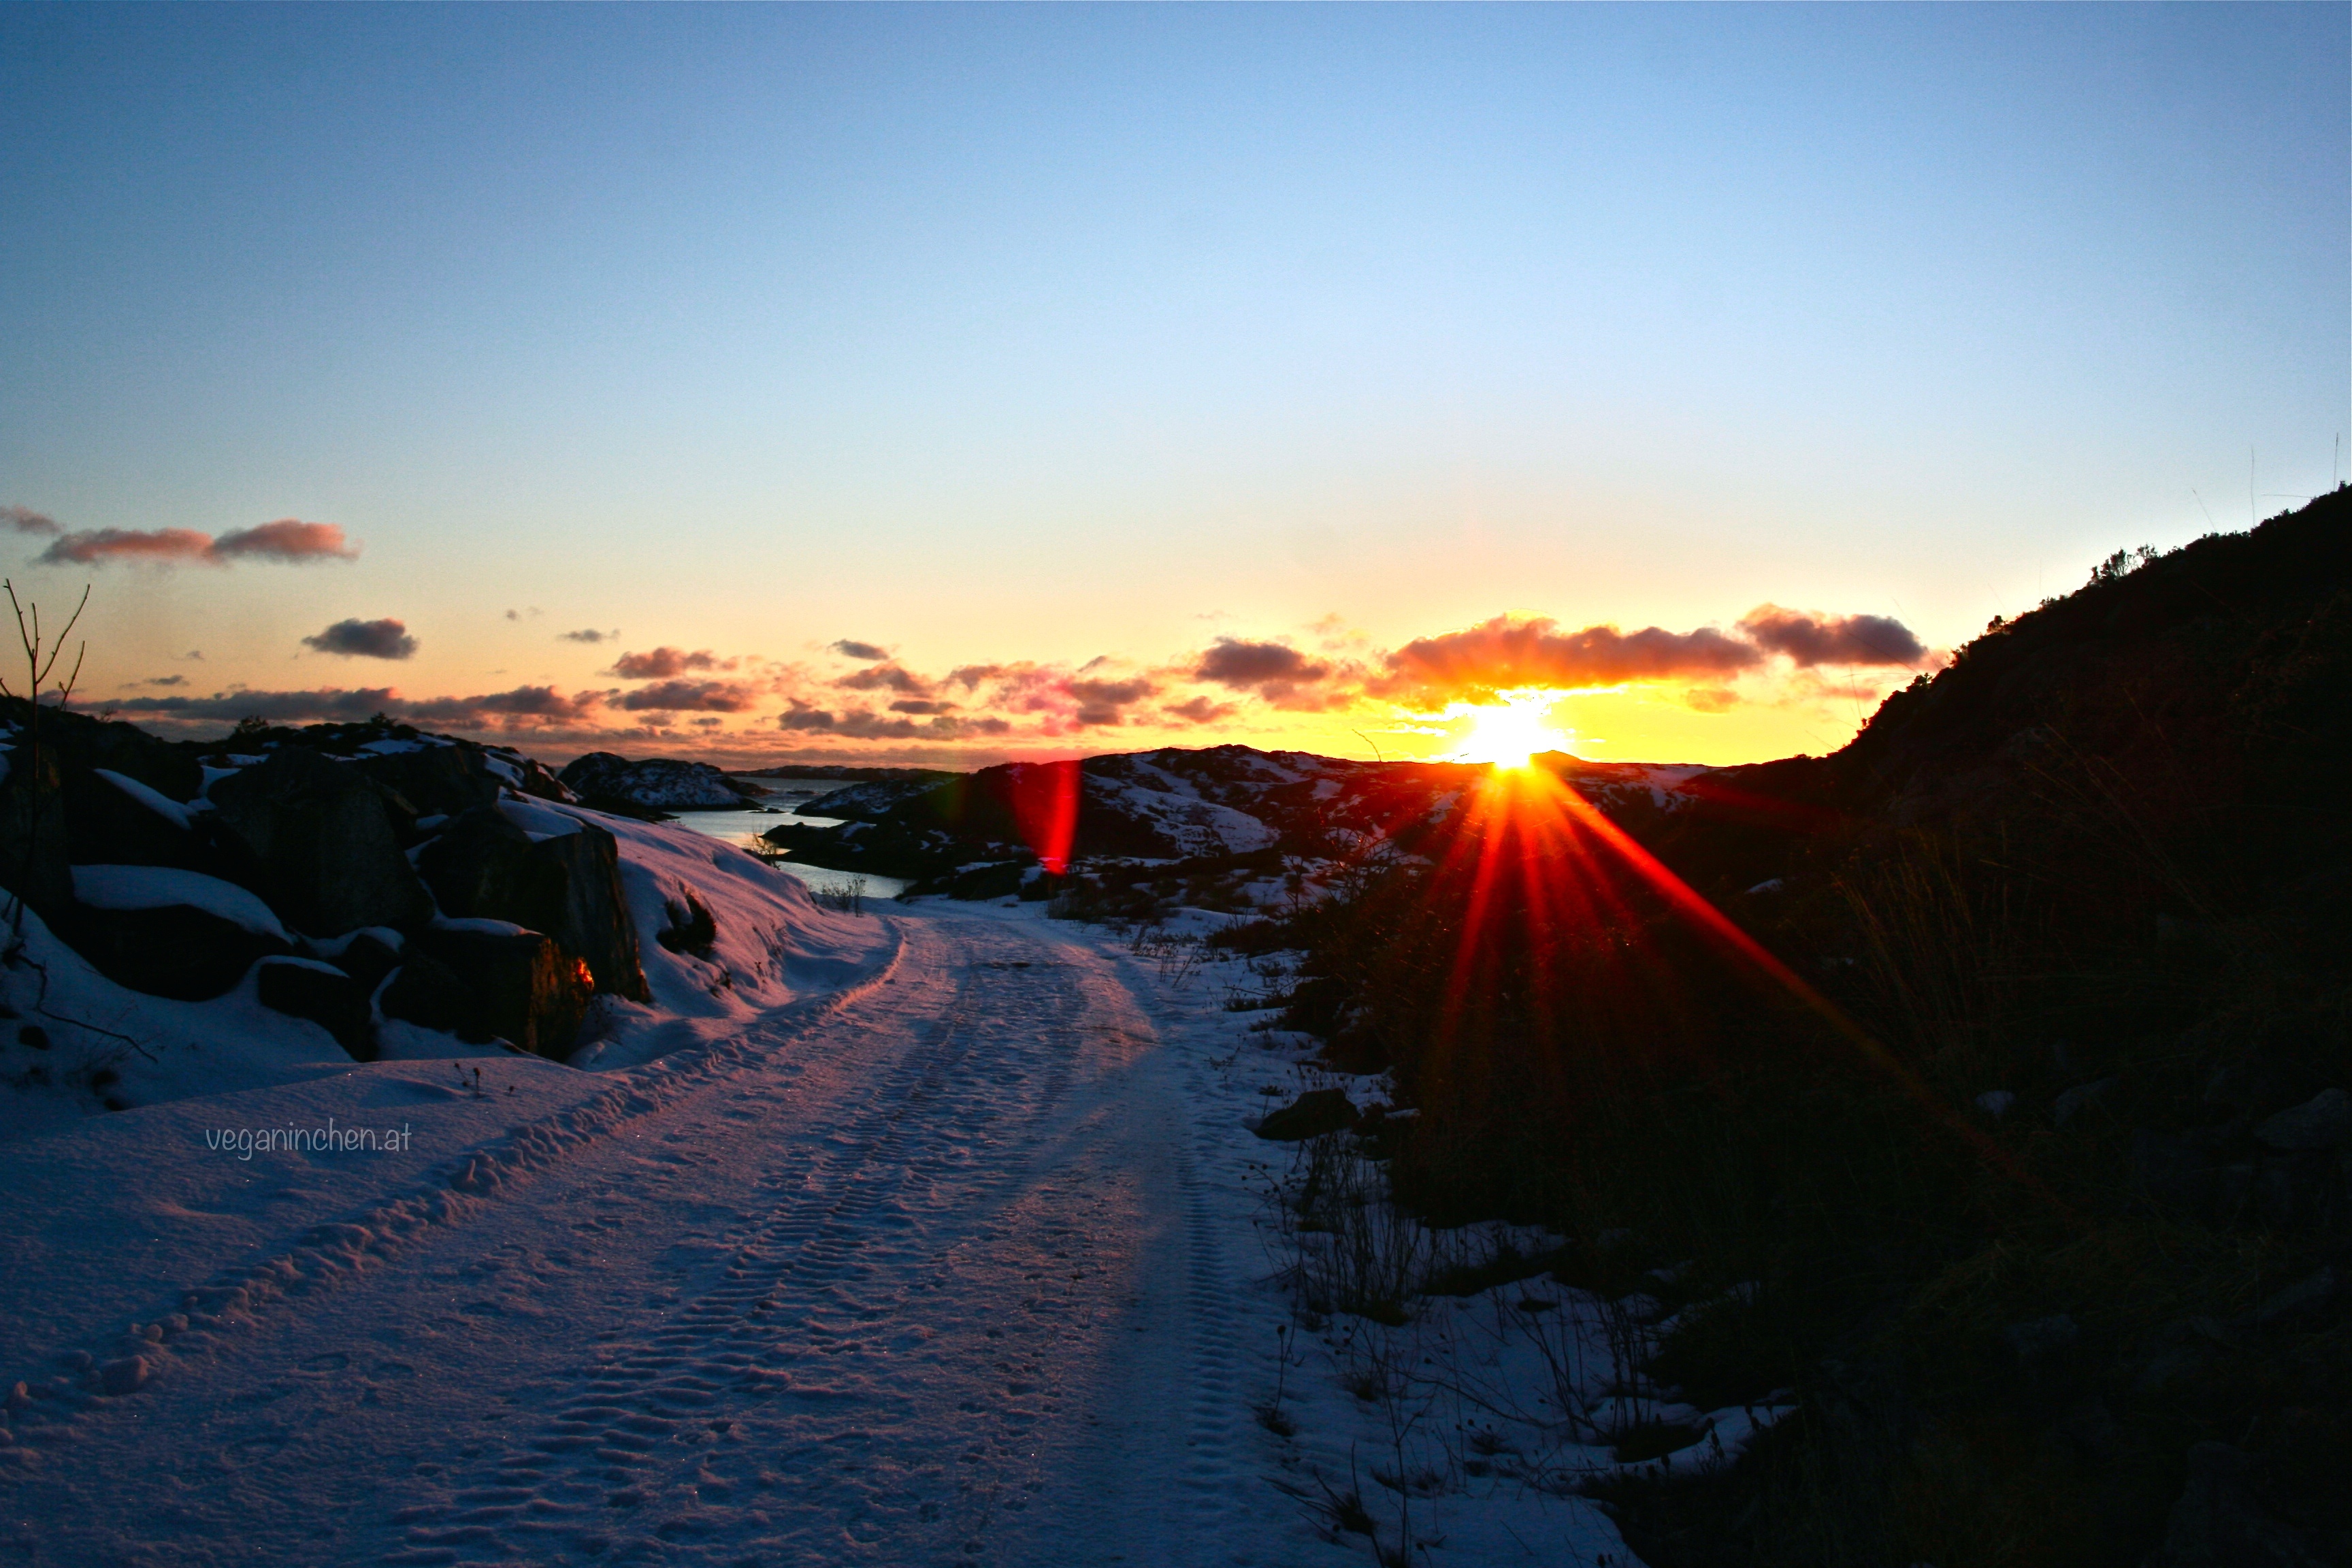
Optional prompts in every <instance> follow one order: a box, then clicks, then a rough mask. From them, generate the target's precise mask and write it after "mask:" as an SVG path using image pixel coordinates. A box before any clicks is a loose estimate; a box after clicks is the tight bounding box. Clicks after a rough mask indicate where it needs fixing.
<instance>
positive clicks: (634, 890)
mask: <svg viewBox="0 0 2352 1568" xmlns="http://www.w3.org/2000/svg"><path fill="white" fill-rule="evenodd" d="M501 804H502V806H503V808H504V810H505V811H506V813H507V815H508V816H509V817H510V818H511V819H512V820H513V821H515V823H516V824H517V825H518V826H521V827H522V828H523V829H524V830H525V831H526V832H528V833H530V834H531V836H532V837H535V838H545V837H553V836H556V835H559V834H565V833H576V832H578V831H580V828H581V826H582V824H583V823H593V825H595V826H599V827H603V828H604V829H605V830H607V831H608V832H610V833H612V834H613V835H614V837H615V838H616V839H617V840H618V841H619V851H620V862H621V879H622V885H623V889H624V892H625V895H626V898H627V900H628V906H629V914H630V918H631V920H632V921H633V923H634V924H635V929H636V935H637V942H638V947H639V950H640V958H641V961H642V963H643V964H644V968H645V972H646V982H647V984H648V986H649V987H650V989H651V991H652V993H653V1002H652V1004H651V1005H639V1004H636V1003H633V1002H629V1001H627V1000H625V999H624V998H621V997H617V996H602V997H599V998H598V999H597V1001H596V1003H595V1005H594V1006H593V1008H592V1010H591V1012H590V1016H589V1019H588V1022H587V1024H586V1026H584V1027H583V1031H582V1035H581V1044H580V1046H579V1047H578V1049H577V1050H576V1051H575V1052H574V1053H573V1056H572V1066H575V1067H580V1068H600V1069H609V1068H624V1067H629V1066H633V1065H635V1064H638V1063H642V1062H646V1061H649V1060H651V1059H652V1058H656V1057H659V1056H663V1055H665V1054H667V1053H668V1052H671V1051H675V1050H677V1049H679V1048H680V1047H686V1046H690V1045H694V1044H697V1043H699V1042H703V1041H708V1040H710V1039H713V1038H716V1037H721V1036H725V1035H729V1034H732V1033H740V1031H741V1030H742V1029H743V1028H744V1027H745V1026H747V1025H749V1024H751V1023H752V1022H753V1021H754V1020H756V1019H758V1018H759V1017H760V1016H761V1015H762V1014H765V1013H767V1012H769V1011H771V1010H772V1009H775V1008H778V1007H782V1006H784V1005H789V1004H792V1003H794V1002H799V1001H803V1000H806V999H808V998H810V997H813V996H816V995H821V994H825V993H828V992H832V991H836V990H839V989H841V988H843V987H845V986H846V985H848V984H853V983H854V982H855V981H856V979H857V978H858V977H859V976H861V975H863V974H865V973H868V972H869V971H870V970H871V969H872V968H873V967H874V965H875V964H877V963H879V962H881V961H882V958H883V956H884V954H885V953H886V952H887V951H888V950H889V947H890V942H891V934H890V931H889V928H888V925H887V921H884V920H882V919H880V918H877V917H874V916H857V915H848V914H841V913H835V912H833V911H830V910H823V909H820V908H819V907H818V906H817V904H816V903H815V901H814V900H813V899H811V898H810V896H809V893H808V889H807V888H806V886H805V885H804V884H803V882H801V881H800V879H797V878H795V877H793V876H792V875H791V874H789V873H788V872H784V871H781V870H777V869H774V868H771V867H768V866H766V865H763V864H761V862H760V861H758V860H756V859H754V858H752V857H751V856H750V855H748V854H745V853H744V852H743V851H742V850H740V849H738V848H735V847H732V846H730V845H727V844H723V843H719V842H718V841H716V840H714V839H711V838H709V837H704V836H703V835H701V834H698V833H696V832H694V831H693V830H692V829H690V828H687V827H683V826H673V825H670V824H652V823H642V822H636V821H633V820H631V819H629V818H626V817H616V816H605V815H604V814H603V813H601V812H595V811H590V810H587V809H585V808H582V807H573V806H568V805H552V804H551V803H548V802H545V801H541V800H530V801H520V800H507V801H504V802H502V803H501ZM73 876H74V890H75V896H76V897H77V898H79V900H81V901H82V902H84V903H86V904H89V905H92V906H95V907H97V908H100V909H115V910H141V909H156V908H162V907H166V906H170V905H174V904H184V905H189V906H192V907H194V908H196V909H200V910H205V911H206V912H207V913H210V914H213V915H216V916H218V917H219V918H221V919H223V920H226V921H231V922H233V923H234V924H236V925H238V926H240V927H243V928H244V929H246V930H247V931H257V932H263V933H266V934H268V935H270V936H273V937H275V938H278V940H280V941H283V942H288V943H289V945H292V946H294V947H296V948H297V949H298V950H299V951H301V952H305V953H307V954H308V955H309V956H310V957H311V958H314V959H327V960H332V959H333V958H335V957H336V956H337V954H338V953H340V952H341V951H342V950H343V948H344V947H345V946H346V945H347V943H348V942H349V941H350V937H349V936H346V937H343V938H340V939H336V940H334V941H331V942H311V943H306V942H302V941H301V940H300V939H298V938H296V937H294V936H293V935H291V934H290V933H289V931H287V930H286V928H285V926H284V925H283V924H282V922H280V921H278V918H277V917H276V915H274V914H273V913H272V912H271V911H270V910H269V908H268V905H267V904H265V903H263V902H262V900H260V899H259V898H257V896H255V895H254V894H253V893H251V892H249V891H247V889H243V888H240V887H237V886H236V885H235V884H233V883H229V882H225V881H222V880H220V879H218V878H214V877H207V876H204V875H202V874H201V873H198V872H194V871H184V870H176V869H172V868H164V867H156V866H77V867H75V868H73ZM698 911H699V913H700V915H702V916H706V917H707V918H708V920H709V925H710V934H709V939H708V940H707V941H704V942H693V941H691V940H690V939H691V937H693V936H694V935H696V934H698V931H699V929H700V928H698V927H697V926H696V924H695V921H696V920H697V915H698ZM438 923H440V924H443V925H457V926H463V927H467V928H471V929H477V930H489V929H496V930H498V931H514V930H518V929H520V928H518V927H514V926H511V925H509V924H508V923H507V922H503V921H440V922H438ZM680 928H685V930H686V935H685V936H684V937H681V936H680V935H679V931H680ZM370 934H372V935H374V936H376V937H377V938H378V939H379V940H381V941H383V942H384V943H385V945H387V946H390V947H394V948H397V947H399V946H400V945H401V942H400V937H399V933H398V932H396V931H375V932H371V933H370ZM666 934H667V935H668V936H669V938H670V940H671V942H677V943H678V944H679V948H678V950H677V951H673V949H672V947H670V946H668V945H665V942H664V940H663V939H664V936H665V935H666ZM20 956H21V958H22V960H23V962H22V963H19V964H17V965H15V966H13V967H10V968H6V969H0V1141H5V1140H7V1139H11V1138H16V1137H22V1136H26V1135H28V1134H32V1133H36V1132H38V1131H40V1130H42V1129H45V1128H50V1127H54V1126H57V1125H58V1124H60V1123H65V1122H69V1121H74V1120H76V1119H79V1118H80V1117H84V1116H89V1115H92V1114H98V1113H102V1112H105V1111H109V1110H121V1109H125V1108H130V1107H137V1106H146V1105H153V1104H157V1103H160V1102H163V1101H168V1100H183V1099H187V1098H191V1097H196V1096H211V1095H219V1094H224V1093H234V1092H238V1091H244V1090H251V1089H262V1088H266V1087H269V1086H273V1085H281V1086H282V1085H287V1084H291V1083H297V1082H300V1081H304V1080H306V1079H309V1078H310V1077H314V1076H316V1075H317V1074H319V1073H321V1072H329V1071H343V1070H350V1069H352V1068H353V1067H354V1066H355V1064H354V1063H353V1062H352V1059H351V1058H350V1056H349V1055H348V1054H347V1053H346V1052H345V1051H344V1050H343V1049H342V1047H340V1046H339V1045H337V1044H336V1043H335V1041H334V1039H333V1037H331V1036H330V1035H329V1034H328V1033H327V1031H326V1030H325V1029H324V1028H322V1027H320V1026H319V1025H317V1024H314V1023H310V1022H308V1021H306V1020H303V1019H299V1018H294V1017H289V1016H287V1015H285V1014H282V1013H278V1012H276V1011H273V1010H272V1009H270V1008H268V1007H265V1006H263V1005H261V1004H260V1002H259V1001H258V999H257V995H256V992H255V987H256V984H257V979H256V973H247V975H246V976H245V977H244V979H243V980H242V981H240V982H239V983H238V984H237V985H236V988H235V989H233V990H231V991H230V992H229V993H228V994H226V995H223V996H220V997H217V998H215V999H214V1000H212V1001H209V1002H175V1001H171V1000H167V999H165V998H163V997H157V996H149V995H145V994H142V993H139V992H135V991H131V990H127V989H125V988H124V987H122V986H120V985H118V984H115V983H114V982H112V981H110V980H109V979H107V978H106V977H105V976H104V975H102V974H100V973H98V972H97V970H95V969H94V968H92V967H91V966H90V965H89V963H88V962H86V961H85V960H84V959H82V958H81V956H80V955H79V954H78V953H76V952H74V951H73V950H72V949H71V948H69V947H68V946H67V945H66V944H65V943H64V942H61V941H59V940H58V938H57V937H56V935H55V934H54V933H52V932H51V931H49V930H48V929H47V926H45V925H44V924H43V923H42V922H41V921H40V919H39V917H38V916H37V915H36V914H34V913H33V912H31V911H30V910H26V912H25V915H24V948H23V950H22V953H21V955H20ZM265 962H268V961H265ZM257 968H258V966H257ZM12 1013H13V1015H14V1018H13V1021H12V1019H11V1017H10V1015H11V1014H12ZM27 1026H29V1033H27V1032H26V1031H27ZM378 1043H379V1047H380V1049H381V1053H382V1058H383V1060H382V1061H380V1062H378V1063H374V1064H370V1066H369V1067H367V1068H360V1069H359V1070H362V1071H369V1070H373V1069H374V1068H378V1067H383V1066H384V1065H386V1064H389V1063H394V1062H402V1061H412V1062H413V1061H419V1060H425V1059H433V1058H482V1057H503V1056H505V1055H507V1053H506V1052H505V1050H504V1048H503V1047H499V1046H495V1045H493V1046H469V1045H467V1044H464V1043H463V1042H461V1041H459V1040H458V1039H457V1037H455V1036H452V1035H446V1034H442V1033H439V1032H437V1031H434V1030H429V1029H424V1028H420V1027H418V1026H415V1025H413V1024H406V1023H402V1022H399V1021H397V1020H383V1022H382V1023H381V1026H380V1030H379V1039H378Z"/></svg>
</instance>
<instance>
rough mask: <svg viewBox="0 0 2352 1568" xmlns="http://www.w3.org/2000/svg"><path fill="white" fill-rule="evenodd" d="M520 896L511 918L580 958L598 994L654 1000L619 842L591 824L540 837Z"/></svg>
mask: <svg viewBox="0 0 2352 1568" xmlns="http://www.w3.org/2000/svg"><path fill="white" fill-rule="evenodd" d="M518 894H519V896H518V897H517V898H516V900H515V902H514V905H513V909H514V911H515V912H514V913H513V914H511V915H509V916H507V917H506V918H507V919H509V920H511V921H515V922H517V923H518V924H520V925H527V926H530V927H533V928H534V929H536V930H539V931H545V932H546V933H547V934H548V935H550V936H551V937H553V938H554V939H555V940H556V941H557V942H562V944H563V946H564V948H565V950H566V951H568V952H573V953H577V954H578V955H579V956H580V957H581V958H582V959H583V960H584V961H585V962H586V963H587V965H588V972H589V973H590V974H591V975H593V977H594V979H595V984H596V989H597V990H599V991H603V992H608V993H610V994H614V995H617V996H626V997H627V998H629V999H630V1000H631V1001H633V1002H651V1001H652V1000H653V991H652V989H651V988H650V987H648V986H647V985H646V972H645V966H644V963H643V962H642V960H641V959H640V958H639V956H638V953H637V928H636V924H635V921H632V920H630V918H629V901H628V898H627V895H626V894H625V893H624V892H623V890H622V888H621V845H620V841H619V840H618V839H616V838H614V837H613V836H612V835H611V834H610V833H608V832H606V831H605V830H604V828H601V827H599V826H596V825H595V824H593V823H591V822H583V823H582V824H581V825H580V831H579V832H577V833H562V834H558V835H556V836H555V837H552V838H542V839H541V840H540V841H539V842H538V843H536V844H533V845H532V846H531V847H530V850H529V851H528V852H527V853H526V854H525V856H524V858H523V874H522V879H521V886H520V889H519V890H518Z"/></svg>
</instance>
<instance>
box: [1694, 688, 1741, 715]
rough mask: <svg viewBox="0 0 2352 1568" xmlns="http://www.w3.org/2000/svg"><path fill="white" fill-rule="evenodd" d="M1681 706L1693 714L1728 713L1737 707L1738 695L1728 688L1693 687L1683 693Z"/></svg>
mask: <svg viewBox="0 0 2352 1568" xmlns="http://www.w3.org/2000/svg"><path fill="white" fill-rule="evenodd" d="M1683 706H1684V707H1685V708H1687V709H1689V710H1691V711H1692V712H1694V713H1728V712H1730V711H1731V710H1733V709H1734V708H1737V707H1738V706H1739V693H1738V692H1737V691H1734V690H1733V689H1731V688H1729V687H1728V686H1693V687H1690V688H1688V689H1685V691H1684V692H1683Z"/></svg>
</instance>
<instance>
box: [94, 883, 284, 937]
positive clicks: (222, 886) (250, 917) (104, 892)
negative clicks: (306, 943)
mask: <svg viewBox="0 0 2352 1568" xmlns="http://www.w3.org/2000/svg"><path fill="white" fill-rule="evenodd" d="M73 886H74V897H75V899H77V900H79V901H80V902H82V903H85V904H88V905H89V907H90V908H92V909H94V910H161V909H168V908H170V907H171V906H173V905H174V904H185V905H186V906H188V907H189V908H190V909H196V910H204V911H205V913H206V914H208V915H217V916H219V917H220V918H221V919H222V920H225V921H228V922H229V923H230V924H231V925H234V926H239V927H242V928H243V929H245V930H247V931H253V932H255V933H257V935H261V936H274V937H276V938H277V939H278V941H280V942H292V941H293V940H294V939H293V938H292V937H291V936H289V935H288V934H287V932H286V928H285V926H284V925H282V924H281V923H279V921H278V917H277V915H276V914H274V913H272V912H271V910H270V908H269V906H268V904H265V903H263V902H262V901H261V899H260V896H259V895H258V894H256V893H251V892H248V891H247V890H246V889H243V888H240V887H238V886H237V885H236V883H235V882H224V881H222V880H221V879H219V878H218V877H207V876H205V874H204V873H203V872H202V871H180V870H174V869H173V868H171V867H169V866H77V867H75V868H73Z"/></svg>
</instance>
